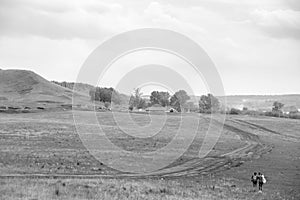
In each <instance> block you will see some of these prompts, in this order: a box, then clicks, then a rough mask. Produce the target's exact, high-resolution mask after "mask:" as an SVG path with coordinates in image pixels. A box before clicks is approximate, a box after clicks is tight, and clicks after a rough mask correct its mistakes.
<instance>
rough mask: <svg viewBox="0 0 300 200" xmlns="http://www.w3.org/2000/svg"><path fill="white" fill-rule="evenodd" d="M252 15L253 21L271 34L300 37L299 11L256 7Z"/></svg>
mask: <svg viewBox="0 0 300 200" xmlns="http://www.w3.org/2000/svg"><path fill="white" fill-rule="evenodd" d="M251 16H252V22H253V23H254V24H255V25H256V26H257V27H259V28H260V29H261V30H262V31H264V32H265V33H267V34H269V35H270V36H273V37H278V38H295V39H300V12H299V11H295V10H271V11H269V10H262V9H256V10H254V11H253V12H252V13H251Z"/></svg>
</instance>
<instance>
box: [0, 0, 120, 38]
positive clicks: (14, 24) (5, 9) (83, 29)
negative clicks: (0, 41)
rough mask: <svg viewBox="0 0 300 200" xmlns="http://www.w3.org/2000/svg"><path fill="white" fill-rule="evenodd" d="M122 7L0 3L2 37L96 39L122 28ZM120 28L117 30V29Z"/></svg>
mask: <svg viewBox="0 0 300 200" xmlns="http://www.w3.org/2000/svg"><path fill="white" fill-rule="evenodd" d="M121 13H122V6H121V5H119V4H117V3H114V4H110V3H103V2H98V1H86V2H85V3H84V4H83V3H82V1H74V2H73V3H72V2H71V1H66V2H64V1H54V2H52V1H51V3H47V2H46V3H45V2H44V1H36V0H31V1H26V3H25V1H24V2H23V1H19V0H12V1H7V0H3V1H1V2H0V29H1V33H0V35H2V36H6V35H9V36H17V37H25V36H42V37H46V38H51V39H74V38H88V39H99V38H103V37H104V36H105V35H108V34H110V33H113V32H114V31H115V27H116V26H115V25H116V24H118V26H122V25H123V23H122V22H123V19H122V18H121V17H120V15H121ZM118 28H119V27H118Z"/></svg>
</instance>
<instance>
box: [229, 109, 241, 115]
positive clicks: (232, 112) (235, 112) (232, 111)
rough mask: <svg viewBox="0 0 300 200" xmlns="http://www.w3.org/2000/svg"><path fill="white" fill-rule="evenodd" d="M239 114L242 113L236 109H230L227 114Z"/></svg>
mask: <svg viewBox="0 0 300 200" xmlns="http://www.w3.org/2000/svg"><path fill="white" fill-rule="evenodd" d="M241 113H242V112H241V110H239V109H236V108H231V109H230V112H229V114H230V115H239V114H241Z"/></svg>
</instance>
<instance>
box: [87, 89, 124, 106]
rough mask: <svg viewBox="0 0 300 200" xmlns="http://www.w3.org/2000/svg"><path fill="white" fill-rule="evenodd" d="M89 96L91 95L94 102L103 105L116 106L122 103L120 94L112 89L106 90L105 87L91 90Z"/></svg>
mask: <svg viewBox="0 0 300 200" xmlns="http://www.w3.org/2000/svg"><path fill="white" fill-rule="evenodd" d="M89 95H90V97H91V100H92V101H101V102H103V103H105V102H109V103H110V102H113V103H115V104H120V103H121V97H120V94H119V93H118V92H117V91H116V90H115V89H113V88H112V87H110V88H105V87H104V88H101V87H96V88H93V89H91V90H90V92H89Z"/></svg>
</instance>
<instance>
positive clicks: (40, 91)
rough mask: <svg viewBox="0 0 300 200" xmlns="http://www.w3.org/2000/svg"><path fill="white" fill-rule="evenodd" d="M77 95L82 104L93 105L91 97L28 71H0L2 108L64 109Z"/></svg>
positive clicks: (0, 102) (0, 103)
mask: <svg viewBox="0 0 300 200" xmlns="http://www.w3.org/2000/svg"><path fill="white" fill-rule="evenodd" d="M73 94H74V95H77V97H78V99H80V103H82V104H84V105H85V104H91V102H90V101H89V97H88V96H85V95H82V94H80V93H73V91H72V90H70V89H68V88H64V87H61V86H59V85H56V84H54V83H51V82H49V81H48V80H46V79H44V78H43V77H41V76H39V75H38V74H36V73H34V72H32V71H28V70H0V106H10V107H16V108H18V107H23V108H24V107H26V108H33V107H34V108H37V107H39V108H53V107H63V106H64V105H66V104H71V103H72V95H73Z"/></svg>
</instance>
